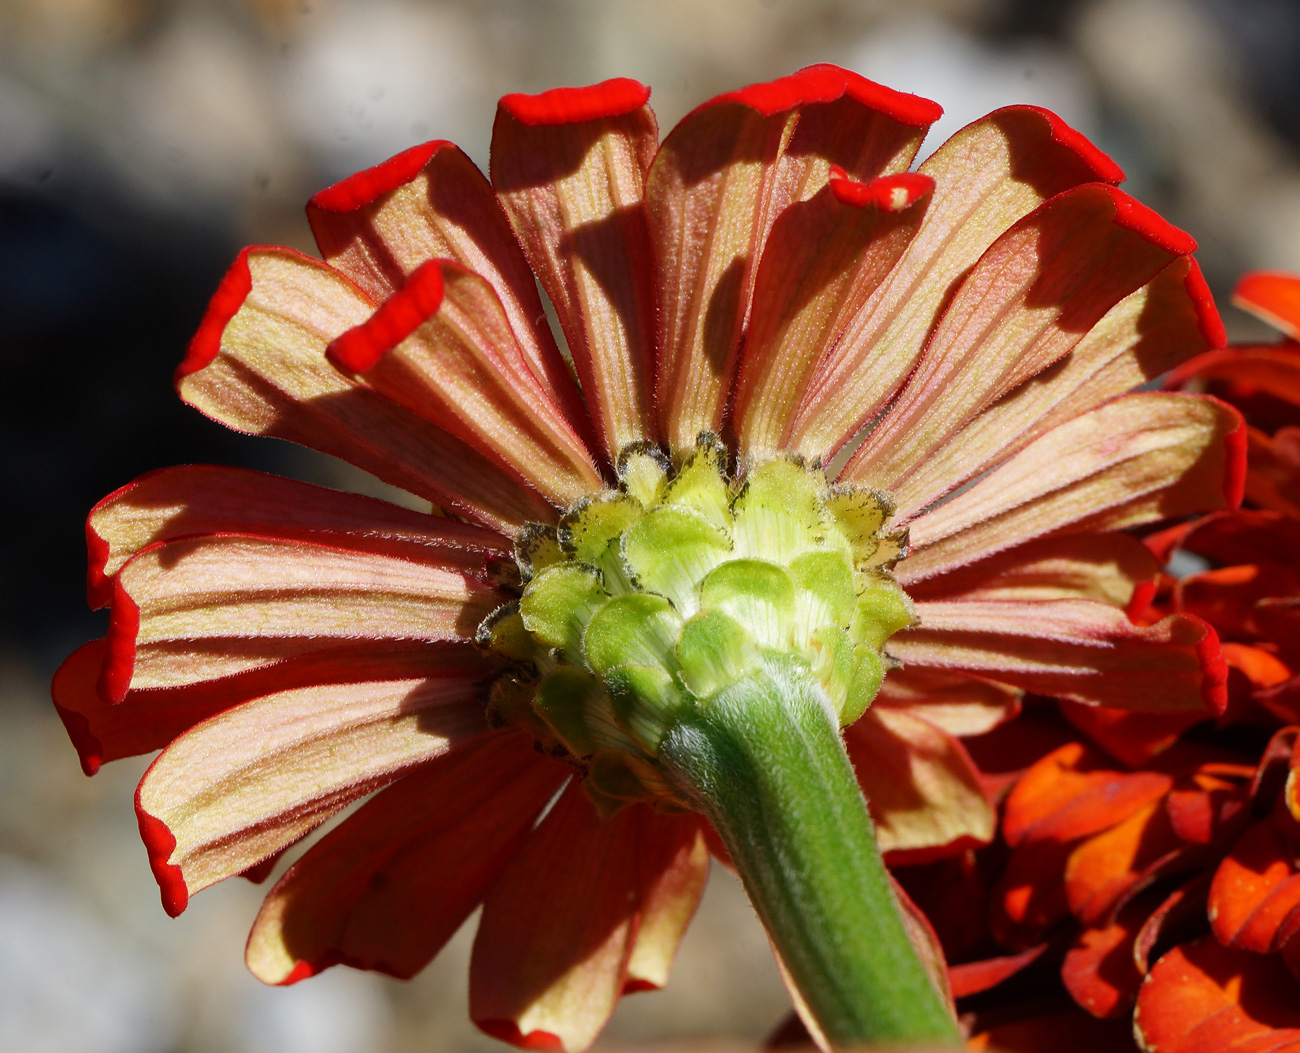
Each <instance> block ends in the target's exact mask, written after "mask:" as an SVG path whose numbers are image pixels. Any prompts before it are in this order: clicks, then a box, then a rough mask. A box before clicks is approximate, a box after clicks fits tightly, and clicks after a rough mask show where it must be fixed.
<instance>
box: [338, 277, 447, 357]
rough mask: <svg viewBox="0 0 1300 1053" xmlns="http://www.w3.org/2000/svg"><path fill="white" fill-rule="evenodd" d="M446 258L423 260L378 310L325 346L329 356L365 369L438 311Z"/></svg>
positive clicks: (440, 303)
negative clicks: (443, 266) (443, 259)
mask: <svg viewBox="0 0 1300 1053" xmlns="http://www.w3.org/2000/svg"><path fill="white" fill-rule="evenodd" d="M443 262H444V261H442V260H429V261H427V262H425V263H422V264H420V266H419V267H417V268H416V269H415V270H414V271H413V272H412V273H411V276H410V277H409V278H407V279H406V284H405V285H403V286H402V287H401V288H400V289H398V290H397V292H395V293H393V295H392V296H390V297H389V298H388V299H387V300H385V301H384V302H383V303H382V304H381V305H380V306H379V308H378V310H376V311H375V313H374V314H372V315H371V316H370V317H369V318H368V319H366V320H365V321H364V322H362V323H361V324H360V325H358V326H355V327H354V328H352V329H349V330H348V331H347V332H346V333H343V334H342V335H341V336H339V337H336V338H335V339H334V340H333V341H332V342H331V343H330V345H329V346H328V347H327V348H326V349H325V354H326V356H327V357H328V358H329V360H330V361H331V362H333V363H334V364H335V365H336V366H338V367H339V368H340V369H344V370H347V371H349V372H352V373H364V372H366V371H367V370H369V369H372V368H374V366H375V363H377V362H378V361H379V360H380V359H381V358H383V357H384V355H386V354H387V353H388V352H389V351H391V350H392V349H393V348H395V347H396V346H397V345H398V344H400V343H401V342H402V341H403V340H405V339H406V338H407V337H408V336H410V335H411V334H412V333H413V332H415V330H417V329H418V328H420V326H422V325H423V324H424V323H425V322H426V321H428V320H429V319H430V318H431V317H432V316H433V315H435V314H437V312H438V308H439V307H440V306H441V305H442V291H443V280H442V265H443Z"/></svg>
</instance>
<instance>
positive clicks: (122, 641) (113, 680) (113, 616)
mask: <svg viewBox="0 0 1300 1053" xmlns="http://www.w3.org/2000/svg"><path fill="white" fill-rule="evenodd" d="M139 631H140V607H139V605H138V604H137V603H136V602H135V600H133V599H132V598H131V597H130V595H129V594H128V593H127V591H126V590H125V589H124V588H122V585H121V583H120V582H117V581H114V583H113V603H112V607H111V609H110V610H109V613H108V635H107V636H106V637H105V639H104V667H103V669H102V670H101V671H100V674H99V685H98V691H99V697H100V698H102V699H103V700H104V701H105V702H107V703H109V704H110V705H113V704H116V703H118V702H121V701H122V699H124V698H125V697H126V693H127V691H128V690H130V687H131V677H132V675H133V674H134V673H135V639H136V634H137V633H139Z"/></svg>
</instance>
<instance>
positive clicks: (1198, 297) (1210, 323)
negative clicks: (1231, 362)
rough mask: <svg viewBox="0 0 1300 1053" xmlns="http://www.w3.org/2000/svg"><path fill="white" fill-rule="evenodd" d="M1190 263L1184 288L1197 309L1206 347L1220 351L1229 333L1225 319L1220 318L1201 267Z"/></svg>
mask: <svg viewBox="0 0 1300 1053" xmlns="http://www.w3.org/2000/svg"><path fill="white" fill-rule="evenodd" d="M1190 262H1191V265H1192V267H1191V270H1189V271H1188V272H1187V277H1186V278H1184V279H1183V288H1185V289H1186V290H1187V295H1188V296H1189V297H1191V300H1192V306H1194V307H1195V308H1196V322H1197V325H1198V326H1199V327H1200V330H1201V336H1202V337H1204V338H1205V343H1206V345H1207V346H1208V347H1209V348H1210V349H1211V350H1218V349H1219V348H1221V347H1223V346H1224V345H1225V344H1227V342H1228V332H1227V330H1226V329H1224V328H1223V318H1222V317H1220V315H1219V308H1218V306H1217V305H1216V304H1215V302H1214V297H1213V296H1212V295H1211V294H1210V287H1209V285H1207V284H1206V282H1205V275H1204V274H1202V273H1201V265H1200V264H1199V263H1197V262H1196V261H1195V260H1191V261H1190Z"/></svg>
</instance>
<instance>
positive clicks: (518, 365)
mask: <svg viewBox="0 0 1300 1053" xmlns="http://www.w3.org/2000/svg"><path fill="white" fill-rule="evenodd" d="M326 354H327V355H328V357H329V359H330V361H331V362H333V363H334V364H335V365H336V366H338V367H339V368H340V369H342V370H345V371H348V372H353V373H358V374H360V375H362V376H363V377H364V378H365V380H366V382H367V383H368V384H369V385H370V386H371V387H372V388H374V390H376V391H377V392H379V394H381V395H383V396H384V397H386V398H388V399H391V400H392V401H393V402H394V403H396V404H398V405H401V406H405V407H406V408H407V409H409V410H410V411H411V412H412V413H415V414H418V415H419V416H421V417H424V418H425V419H427V420H429V421H430V422H432V423H433V424H436V425H437V426H438V427H440V428H443V429H445V430H446V431H448V432H450V433H451V434H453V435H455V436H456V437H458V438H460V439H462V440H463V441H465V442H467V443H469V444H470V445H471V446H473V447H474V448H475V449H477V450H479V451H480V452H482V453H483V454H485V455H487V456H488V457H490V458H492V459H493V460H494V461H496V463H497V464H499V465H500V466H501V468H502V469H503V470H505V471H508V472H513V473H516V474H518V475H519V476H520V477H521V478H523V479H524V481H525V482H527V483H528V484H529V485H530V486H532V487H534V488H535V489H536V490H538V491H539V492H540V493H542V494H543V495H544V496H545V497H546V498H547V500H549V501H550V502H551V503H552V504H554V505H557V506H560V507H564V506H566V505H569V504H572V503H574V502H575V501H577V500H578V499H579V498H581V497H582V496H583V495H585V494H587V493H589V492H590V491H592V490H595V489H599V488H600V485H601V481H600V473H599V472H598V471H597V469H596V466H595V465H594V464H593V463H592V460H591V455H590V454H589V453H588V452H587V449H586V447H585V446H584V445H583V444H582V440H581V439H580V438H579V437H578V435H577V433H576V432H575V431H574V430H573V428H572V427H570V425H569V424H568V422H567V421H565V419H564V416H563V414H562V413H561V412H560V410H559V409H558V408H557V407H556V406H555V405H554V404H553V403H552V402H551V401H550V399H549V398H548V396H547V394H546V392H545V390H544V389H543V388H542V386H541V385H540V384H538V383H537V381H536V379H535V378H534V377H533V375H532V373H531V371H530V370H529V368H528V364H527V362H525V360H524V357H523V352H522V351H521V349H520V347H519V345H518V344H517V343H516V342H515V339H514V334H513V333H512V332H511V329H510V324H509V320H508V319H507V318H506V315H505V312H504V310H503V309H502V307H501V301H500V300H499V299H497V295H496V293H495V292H493V290H492V287H491V286H490V285H489V284H488V283H487V282H486V281H484V280H483V279H482V278H480V277H479V276H478V275H476V274H474V273H473V272H471V271H467V270H465V269H464V268H463V267H461V266H460V265H459V264H456V263H451V262H449V261H447V260H430V261H429V262H428V263H424V264H421V265H420V267H419V268H418V269H416V271H415V272H414V273H412V274H411V276H410V278H408V279H407V282H406V284H405V285H403V286H402V288H401V289H400V290H398V291H397V292H395V293H393V295H392V296H390V297H389V298H388V299H387V300H385V301H384V303H383V305H382V306H381V307H380V308H379V309H378V310H377V311H376V312H375V313H374V314H373V315H372V316H371V317H370V318H368V319H367V320H366V321H365V322H363V323H362V324H361V325H359V326H357V327H355V328H353V329H349V330H348V331H347V332H345V333H343V334H342V335H340V336H338V337H336V338H335V339H334V340H333V341H332V342H331V343H330V345H329V348H328V349H327V352H326Z"/></svg>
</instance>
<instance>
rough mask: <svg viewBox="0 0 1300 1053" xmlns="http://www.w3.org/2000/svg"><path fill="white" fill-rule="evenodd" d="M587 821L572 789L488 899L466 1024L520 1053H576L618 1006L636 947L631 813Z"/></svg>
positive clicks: (636, 828)
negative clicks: (541, 1052)
mask: <svg viewBox="0 0 1300 1053" xmlns="http://www.w3.org/2000/svg"><path fill="white" fill-rule="evenodd" d="M643 810H644V806H639V805H634V806H631V807H628V808H624V809H623V810H622V811H621V812H619V813H618V814H617V815H615V816H614V817H613V818H612V819H608V820H605V819H601V818H599V817H598V816H597V815H596V812H595V809H594V808H593V807H592V805H591V802H590V801H588V800H587V798H586V796H585V795H584V794H583V792H582V790H581V789H580V788H579V786H578V785H577V783H570V785H569V787H568V788H567V789H566V790H565V791H564V793H563V794H562V795H561V796H560V798H559V800H558V801H556V803H555V805H554V806H553V807H552V808H551V810H550V811H549V812H548V813H547V815H546V818H544V819H543V820H542V822H541V824H540V825H539V826H538V827H537V829H536V830H535V831H534V832H533V834H532V836H531V837H529V838H528V840H527V841H526V842H525V843H524V846H523V848H522V849H521V850H520V851H519V852H518V853H517V854H516V855H515V857H514V859H513V860H511V862H510V864H509V866H508V867H507V868H506V870H505V872H504V873H503V874H502V875H501V879H500V880H499V881H498V882H497V883H496V885H495V886H493V888H492V891H491V892H489V893H488V896H487V900H486V901H485V902H484V904H483V916H482V918H481V919H480V921H479V927H478V934H477V935H476V937H475V939H474V952H473V957H472V958H471V960H470V978H469V985H470V986H469V1006H470V1017H471V1018H472V1019H473V1020H474V1022H475V1023H476V1024H478V1026H479V1027H481V1028H482V1029H483V1030H484V1031H486V1032H487V1033H488V1034H489V1035H492V1036H493V1037H495V1038H499V1039H502V1040H503V1041H506V1042H510V1043H512V1044H514V1045H516V1046H520V1047H522V1048H524V1049H554V1050H565V1051H567V1053H576V1051H578V1050H583V1049H586V1048H587V1046H589V1045H590V1044H591V1042H592V1040H593V1039H595V1037H596V1035H597V1034H598V1033H599V1032H600V1029H601V1028H602V1027H604V1025H605V1021H606V1020H608V1019H609V1016H610V1014H611V1013H612V1012H613V1011H614V1006H615V1005H616V1004H617V1002H618V997H619V994H620V993H621V992H622V990H623V985H624V981H625V979H626V976H627V966H628V960H629V958H630V957H631V955H632V949H633V945H634V942H635V939H636V924H637V920H636V919H637V898H638V897H637V892H636V890H637V886H638V866H637V839H638V834H639V833H640V832H641V829H642V822H641V820H642V817H641V816H640V815H639V814H638V813H639V812H641V811H643Z"/></svg>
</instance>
